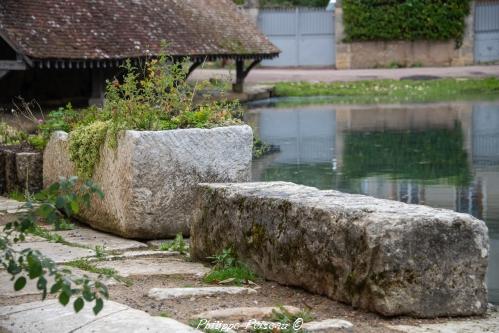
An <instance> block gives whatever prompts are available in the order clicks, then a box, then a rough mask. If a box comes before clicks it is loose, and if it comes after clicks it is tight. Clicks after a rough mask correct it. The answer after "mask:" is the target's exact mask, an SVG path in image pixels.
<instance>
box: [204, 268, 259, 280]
mask: <svg viewBox="0 0 499 333" xmlns="http://www.w3.org/2000/svg"><path fill="white" fill-rule="evenodd" d="M255 278H256V276H255V274H254V273H253V272H252V271H250V269H249V268H248V267H246V266H244V265H238V266H236V267H227V268H221V269H214V270H212V271H211V272H209V273H208V274H206V275H205V277H204V278H203V281H204V282H206V283H218V282H220V281H225V280H227V279H234V281H233V283H234V284H236V285H241V284H243V283H245V282H247V281H254V280H255Z"/></svg>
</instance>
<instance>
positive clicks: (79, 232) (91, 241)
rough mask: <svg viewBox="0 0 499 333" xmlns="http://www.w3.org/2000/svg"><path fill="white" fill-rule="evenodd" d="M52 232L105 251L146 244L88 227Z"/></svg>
mask: <svg viewBox="0 0 499 333" xmlns="http://www.w3.org/2000/svg"><path fill="white" fill-rule="evenodd" d="M53 233H55V234H58V235H60V236H61V237H62V238H64V240H66V241H67V242H70V243H73V244H78V245H80V246H85V247H89V248H95V247H96V246H102V247H104V250H105V251H124V250H134V249H144V248H147V245H146V244H144V243H141V242H137V241H134V240H128V239H123V238H120V237H116V236H113V235H109V234H106V233H103V232H99V231H96V230H92V229H89V228H76V229H74V230H64V231H54V232H53Z"/></svg>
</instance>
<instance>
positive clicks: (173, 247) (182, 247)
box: [159, 232, 189, 254]
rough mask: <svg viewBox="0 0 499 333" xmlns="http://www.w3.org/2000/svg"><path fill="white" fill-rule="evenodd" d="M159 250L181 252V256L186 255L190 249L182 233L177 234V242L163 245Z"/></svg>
mask: <svg viewBox="0 0 499 333" xmlns="http://www.w3.org/2000/svg"><path fill="white" fill-rule="evenodd" d="M159 249H160V250H161V251H176V252H179V253H180V254H186V253H187V251H188V250H189V247H188V245H187V243H186V242H185V241H184V237H183V236H182V233H181V232H180V233H178V234H177V236H175V240H173V241H170V242H163V243H161V244H160V246H159Z"/></svg>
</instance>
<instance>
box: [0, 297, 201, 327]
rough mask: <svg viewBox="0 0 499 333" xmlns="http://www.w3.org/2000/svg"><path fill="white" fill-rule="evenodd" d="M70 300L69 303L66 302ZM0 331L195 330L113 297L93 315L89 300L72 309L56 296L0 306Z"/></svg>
mask: <svg viewBox="0 0 499 333" xmlns="http://www.w3.org/2000/svg"><path fill="white" fill-rule="evenodd" d="M70 304H71V303H70ZM0 331H2V332H4V331H6V332H11V333H18V332H19V333H25V332H33V333H34V332H40V333H51V332H54V333H55V332H57V333H70V332H71V333H72V332H75V333H76V332H78V333H83V332H102V333H105V332H157V333H160V332H161V333H163V332H175V333H184V332H185V333H190V332H198V331H196V330H194V329H193V328H191V327H189V326H187V325H184V324H182V323H180V322H178V321H176V320H173V319H170V318H162V317H152V316H150V315H149V314H147V313H145V312H143V311H139V310H135V309H132V308H129V307H128V306H126V305H123V304H119V303H116V302H113V301H105V302H104V308H103V310H102V311H101V312H100V313H99V314H98V315H97V316H95V315H94V314H93V312H92V306H91V304H86V305H85V307H84V308H83V310H82V311H80V312H79V313H75V312H74V310H73V307H72V306H70V305H68V306H66V307H63V306H62V305H60V304H59V303H58V302H57V301H56V300H48V301H44V302H33V303H27V304H21V305H14V306H4V307H0Z"/></svg>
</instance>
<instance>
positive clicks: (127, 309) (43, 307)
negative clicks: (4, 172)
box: [0, 197, 499, 333]
mask: <svg viewBox="0 0 499 333" xmlns="http://www.w3.org/2000/svg"><path fill="white" fill-rule="evenodd" d="M20 209H21V211H22V203H19V202H17V201H14V200H10V199H6V198H3V197H0V225H2V224H5V223H6V222H8V221H12V220H13V219H15V215H14V212H19V210H20ZM54 233H57V234H58V235H60V236H61V237H62V238H63V240H64V242H63V243H51V242H48V241H47V240H45V239H44V238H41V237H37V236H31V235H29V236H28V237H27V238H26V240H25V241H24V242H21V243H18V244H16V245H15V248H16V249H18V250H21V249H25V248H33V249H37V250H39V251H41V252H42V253H43V254H45V255H46V256H48V257H50V258H52V259H53V260H54V261H55V262H56V263H58V264H60V265H65V264H68V263H70V264H71V262H73V264H74V261H75V260H76V261H88V262H89V263H91V264H92V265H94V266H95V267H98V268H108V269H114V270H115V272H116V279H115V278H112V277H103V279H104V282H105V283H106V284H107V285H108V287H109V291H110V300H108V301H106V302H105V303H104V309H103V311H102V312H101V313H100V314H99V315H98V316H94V315H93V313H92V312H91V308H92V305H91V304H86V306H85V308H84V310H82V311H81V312H80V313H78V314H75V313H74V310H73V308H72V306H71V304H72V303H71V302H70V305H68V306H67V307H63V306H61V305H60V304H59V303H58V302H57V300H55V299H54V298H53V296H50V295H49V297H48V298H49V299H47V300H45V301H43V302H42V301H40V299H41V293H40V292H39V291H38V290H37V288H36V284H35V282H34V281H29V282H28V284H27V286H26V287H25V288H24V289H23V290H21V291H19V292H15V291H14V289H13V281H10V275H9V274H8V273H7V272H6V271H5V270H2V269H0V332H1V333H3V332H28V333H29V332H44V333H51V332H57V333H59V332H61V333H64V332H120V333H126V332H174V333H176V332H177V333H183V332H199V330H195V329H193V328H191V327H190V326H188V324H193V323H194V324H196V323H199V320H200V319H206V320H210V319H212V320H218V319H220V318H222V319H223V318H225V319H223V321H225V320H226V321H230V320H234V318H235V320H236V322H237V323H240V324H241V327H246V326H245V325H242V323H245V322H246V323H247V322H249V321H251V320H258V319H261V320H269V319H271V318H269V317H271V314H272V308H275V307H276V306H278V305H286V306H291V307H290V308H289V309H291V310H292V312H296V313H301V312H299V311H303V310H308V311H309V312H310V313H311V315H312V316H314V317H315V318H314V319H313V321H312V322H309V323H306V324H304V325H303V328H306V331H307V332H327V333H338V332H341V333H345V332H361V333H397V332H399V333H400V332H415V333H419V332H425V333H443V332H445V333H468V332H473V333H475V332H476V333H484V332H499V316H498V313H497V312H493V311H491V312H490V313H489V314H488V315H487V316H486V317H484V318H472V319H452V320H449V319H441V320H415V319H409V318H395V319H386V318H382V317H379V316H378V315H375V314H371V313H367V312H363V311H356V310H354V309H352V308H351V307H349V306H346V305H343V304H340V303H337V302H334V301H332V300H329V299H327V298H325V297H322V296H318V295H311V294H309V293H307V292H305V291H303V290H300V289H294V288H291V287H285V286H280V285H278V284H276V283H272V282H267V281H263V280H257V281H255V282H256V284H252V285H247V286H230V285H223V286H222V285H210V284H206V283H204V282H203V280H202V277H203V276H204V275H205V274H206V273H207V272H209V270H210V267H209V266H206V265H205V264H202V263H197V262H192V261H190V258H189V256H188V255H180V254H179V253H177V252H168V251H160V250H159V247H160V245H161V243H162V242H163V241H152V242H148V243H145V242H139V241H135V240H127V239H122V238H120V237H116V236H113V235H109V234H106V233H103V232H100V231H96V230H92V229H90V228H88V227H86V226H81V225H77V226H76V228H75V229H74V230H68V231H57V232H54ZM96 247H97V252H96ZM78 267H80V266H78ZM70 269H71V271H72V272H73V274H75V275H83V274H86V275H88V276H90V277H92V278H97V277H98V275H97V274H96V273H92V272H88V271H83V270H81V269H77V268H74V267H70ZM125 278H126V279H125ZM125 280H126V281H127V282H130V284H129V283H125V282H124V281H125ZM49 285H50V280H49ZM224 314H225V315H227V314H228V315H229V316H228V317H227V316H225V317H224ZM231 314H232V318H231V316H230V315H231ZM234 314H237V316H235V317H234ZM204 317H206V318H204ZM208 317H209V318H208ZM236 317H237V318H236ZM262 323H265V322H263V321H262ZM194 326H196V325H194ZM226 331H227V332H234V330H232V331H230V330H226ZM242 331H245V329H244V328H242V329H241V328H240V329H239V330H238V332H242Z"/></svg>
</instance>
